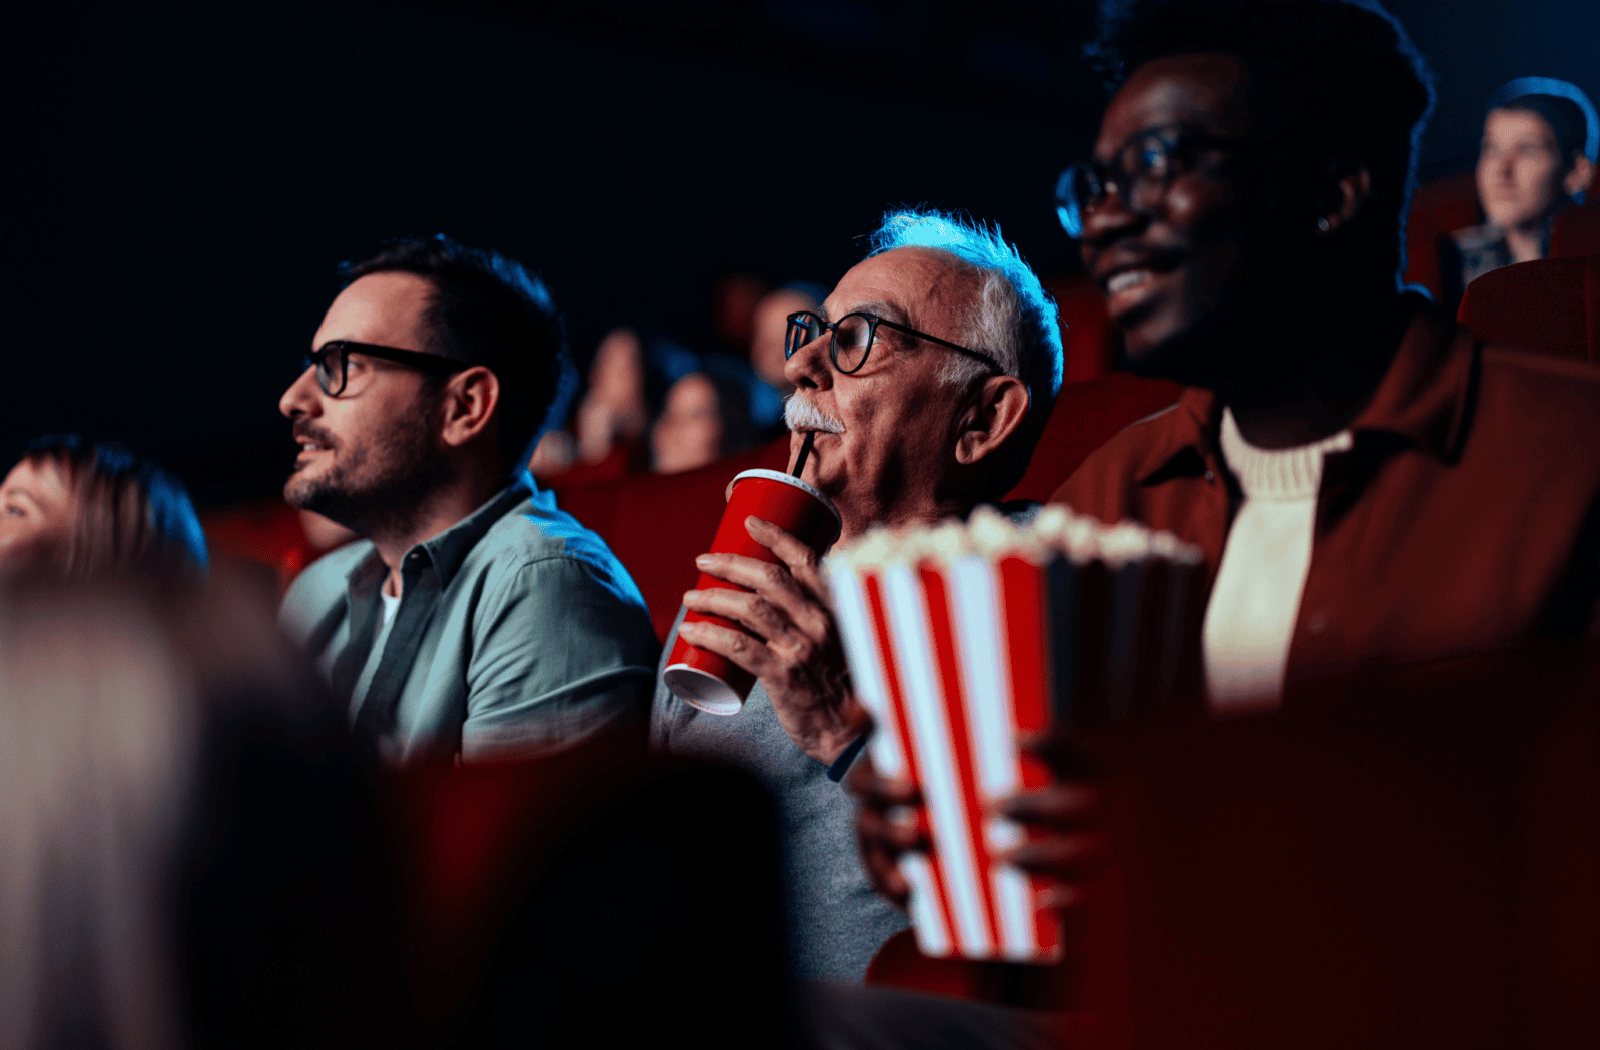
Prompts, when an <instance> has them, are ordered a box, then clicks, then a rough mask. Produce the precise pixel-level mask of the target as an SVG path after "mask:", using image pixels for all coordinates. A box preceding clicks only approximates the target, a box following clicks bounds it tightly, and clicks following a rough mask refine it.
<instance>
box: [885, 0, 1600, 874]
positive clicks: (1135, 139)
mask: <svg viewBox="0 0 1600 1050" xmlns="http://www.w3.org/2000/svg"><path fill="white" fill-rule="evenodd" d="M1097 50H1098V53H1099V55H1100V56H1101V58H1102V59H1104V60H1106V62H1107V67H1108V70H1107V71H1108V73H1109V74H1110V75H1111V76H1112V79H1113V80H1114V81H1115V82H1116V83H1117V87H1116V93H1115V95H1114V97H1113V98H1112V100H1111V103H1110V105H1109V107H1108V109H1107V111H1106V113H1105V116H1104V118H1103V120H1102V122H1101V126H1100V134H1099V137H1098V140H1097V142H1096V144H1095V149H1094V159H1093V160H1091V161H1088V162H1085V163H1082V164H1078V165H1074V166H1073V167H1071V168H1069V169H1068V170H1067V171H1066V173H1065V174H1064V175H1063V176H1062V178H1061V181H1060V183H1059V185H1058V190H1057V205H1058V208H1059V212H1060V216H1061V219H1062V222H1063V225H1064V226H1065V227H1066V229H1067V232H1068V233H1069V234H1071V235H1072V236H1073V237H1075V238H1077V239H1078V242H1079V245H1080V248H1081V251H1082V255H1083V260H1084V264H1085V267H1086V268H1087V270H1088V271H1089V273H1090V274H1091V276H1092V277H1093V278H1094V279H1095V280H1096V281H1098V282H1099V283H1100V286H1101V288H1102V290H1103V291H1104V293H1105V295H1106V300H1107V304H1108V307H1109V312H1110V314H1111V317H1112V319H1113V320H1114V321H1115V322H1116V324H1117V325H1118V326H1119V327H1120V329H1121V331H1122V333H1123V335H1124V338H1125V345H1126V362H1125V364H1126V366H1127V367H1128V368H1130V369H1131V370H1133V371H1136V372H1140V373H1143V374H1148V375H1156V376H1163V377H1166V378H1170V379H1175V380H1177V381H1179V382H1181V383H1184V384H1185V385H1186V386H1187V387H1188V389H1186V390H1185V391H1184V393H1183V394H1182V396H1181V399H1180V400H1179V401H1178V403H1177V404H1176V405H1174V406H1173V407H1172V408H1170V409H1168V410H1167V411H1165V412H1162V413H1158V414H1157V415H1155V416H1152V417H1150V418H1148V419H1146V420H1143V421H1140V422H1139V423H1136V424H1134V425H1133V426H1130V427H1129V428H1127V429H1126V430H1124V431H1123V432H1122V433H1121V434H1119V435H1117V436H1116V437H1115V438H1113V439H1112V440H1111V441H1110V442H1108V443H1107V444H1106V445H1105V446H1104V447H1103V448H1101V449H1100V450H1099V451H1097V452H1096V453H1095V454H1094V455H1092V456H1091V457H1090V458H1089V459H1088V460H1087V461H1085V463H1084V464H1083V465H1082V466H1081V467H1080V468H1079V470H1078V471H1077V472H1076V473H1075V474H1074V475H1073V476H1072V477H1071V478H1069V479H1068V480H1067V482H1066V483H1065V484H1064V485H1063V486H1062V488H1061V489H1060V490H1059V491H1058V492H1057V493H1056V494H1055V496H1054V500H1055V501H1057V502H1062V503H1066V504H1069V505H1070V506H1072V507H1073V508H1074V509H1075V510H1077V511H1079V512H1082V513H1089V514H1093V515H1095V516H1097V517H1099V518H1101V519H1102V520H1104V521H1106V522H1117V521H1121V520H1124V519H1133V520H1137V521H1140V522H1143V523H1145V524H1147V525H1149V526H1151V527H1154V528H1159V529H1166V530H1170V531H1172V532H1174V533H1176V534H1177V535H1178V536H1179V537H1180V538H1182V539H1184V540H1186V541H1188V542H1191V543H1194V544H1196V545H1198V546H1199V547H1200V548H1201V549H1202V550H1203V551H1204V552H1205V555H1206V558H1207V562H1208V567H1209V569H1210V572H1211V575H1212V586H1211V594H1210V598H1209V603H1208V606H1207V610H1206V617H1205V623H1204V636H1203V651H1204V657H1205V667H1204V674H1205V693H1206V699H1207V703H1208V705H1209V707H1210V710H1211V712H1212V713H1213V714H1214V715H1217V716H1220V717H1229V716H1236V715H1246V714H1252V713H1257V712H1268V711H1272V710H1275V709H1277V708H1278V707H1279V705H1280V704H1281V703H1282V702H1283V696H1284V693H1285V690H1286V688H1287V689H1290V690H1292V689H1293V687H1294V686H1295V685H1296V684H1297V683H1300V682H1310V681H1314V680H1315V679H1317V678H1318V677H1319V676H1328V675H1331V674H1338V673H1341V672H1345V671H1351V670H1354V669H1356V668H1363V669H1372V668H1376V667H1379V666H1383V665H1403V664H1408V663H1415V662H1418V661H1423V660H1428V659H1431V658H1439V657H1457V656H1460V655H1462V654H1467V653H1474V652H1484V651H1487V650H1492V649H1496V648H1498V647H1504V646H1508V645H1511V644H1515V643H1522V642H1526V641H1529V640H1531V639H1535V638H1557V639H1568V640H1571V639H1575V638H1580V637H1583V636H1584V635H1587V636H1589V637H1591V638H1592V637H1593V632H1594V629H1595V628H1594V625H1595V624H1596V623H1600V619H1597V617H1596V611H1597V608H1596V598H1597V591H1600V572H1597V567H1600V529H1597V527H1596V523H1597V522H1600V456H1597V455H1595V454H1594V450H1595V449H1596V448H1600V372H1597V371H1596V370H1594V369H1592V368H1591V367H1589V366H1587V365H1585V364H1579V363H1568V362H1565V361H1556V360H1551V359H1545V358H1538V357H1534V356H1531V355H1525V354H1519V353H1514V352H1510V351H1506V350H1501V349H1499V348H1495V347H1485V346H1484V345H1483V344H1482V343H1481V342H1480V341H1479V340H1477V339H1476V338H1475V337H1474V336H1472V334H1471V333H1469V332H1466V331H1463V330H1460V329H1456V328H1454V327H1453V326H1452V324H1451V323H1450V319H1449V318H1446V317H1443V316H1441V315H1440V314H1439V313H1438V311H1437V310H1436V309H1435V308H1434V306H1433V304H1432V303H1431V302H1429V301H1428V300H1427V299H1426V298H1425V297H1424V296H1422V295H1419V294H1417V293H1415V292H1410V291H1406V290H1402V289H1401V288H1400V287H1399V286H1398V276H1397V275H1398V273H1399V272H1401V271H1402V270H1403V258H1404V256H1403V251H1402V244H1401V240H1400V236H1401V231H1402V230H1403V228H1404V222H1403V220H1404V215H1405V209H1406V205H1407V202H1408V200H1409V197H1410V191H1411V183H1412V181H1413V174H1412V173H1413V161H1414V154H1415V149H1416V142H1417V141H1418V139H1419V137H1420V132H1421V128H1422V125H1423V123H1424V121H1425V120H1426V116H1427V114H1428V111H1429V109H1430V107H1431V105H1432V90H1431V86H1430V77H1429V76H1428V73H1427V71H1426V69H1425V68H1424V66H1423V63H1422V61H1421V58H1420V57H1419V56H1418V54H1417V52H1416V51H1415V49H1414V48H1413V47H1412V45H1411V42H1410V41H1409V40H1408V39H1407V37H1406V35H1405V32H1404V30H1403V29H1402V28H1401V27H1400V26H1399V25H1398V23H1396V22H1395V21H1394V20H1393V19H1392V18H1390V17H1389V16H1388V15H1386V14H1384V13H1383V12H1382V11H1381V10H1378V9H1376V8H1375V7H1374V6H1372V5H1368V4H1361V3H1353V2H1344V0H1300V2H1295V0H1270V2H1267V0H1263V2H1251V0H1244V2H1240V3H1231V4H1212V3H1197V2H1194V0H1145V2H1142V3H1134V4H1132V5H1127V7H1126V8H1125V9H1123V10H1122V12H1121V13H1120V14H1116V15H1113V16H1112V17H1110V18H1108V20H1107V21H1106V22H1105V23H1104V26H1103V35H1102V38H1101V40H1100V42H1099V44H1098V46H1097ZM1063 775H1064V776H1065V775H1066V771H1065V770H1063ZM854 786H856V787H858V789H859V790H860V791H861V792H862V794H863V797H864V798H865V799H866V800H867V802H866V805H864V807H863V809H862V814H861V818H860V830H861V835H862V839H863V850H864V852H865V854H866V856H867V864H868V867H869V869H871V870H872V871H873V873H874V875H875V877H876V878H878V879H879V880H880V885H882V886H883V887H884V890H885V892H886V893H887V894H889V895H890V896H891V897H893V898H894V899H896V900H900V901H903V900H904V899H905V896H906V893H907V887H906V883H905V881H904V880H903V879H902V878H901V876H900V875H899V874H898V873H897V872H896V871H895V868H894V861H895V858H896V856H897V855H898V853H899V852H900V851H902V850H905V849H910V848H925V845H926V844H925V843H922V842H921V840H920V838H919V836H918V834H917V832H916V831H915V830H914V829H906V828H902V827H898V826H895V825H894V824H892V823H891V822H890V821H889V820H888V819H887V813H888V811H889V808H890V807H891V806H894V805H903V804H906V803H908V802H909V801H912V798H911V796H910V795H908V794H907V793H906V792H903V791H900V790H898V789H897V788H895V787H894V786H893V785H890V784H888V783H887V782H884V781H882V780H878V779H876V778H874V777H872V776H871V774H870V768H869V766H868V765H867V764H863V765H862V768H861V769H860V770H858V771H857V773H856V775H855V783H854ZM1102 804H1103V802H1102V798H1101V795H1100V792H1099V791H1098V790H1096V789H1095V788H1094V787H1093V786H1092V785H1088V784H1082V783H1077V784H1065V783H1064V784H1063V785H1061V786H1059V787H1056V788H1051V789H1048V790H1047V791H1043V792H1038V793H1032V794H1028V795H1024V796H1021V797H1019V798H1017V799H1016V800H1014V801H1013V803H1012V804H1011V807H1010V809H1009V812H1010V813H1011V814H1012V815H1013V816H1015V817H1016V818H1018V819H1020V820H1022V821H1024V822H1026V823H1029V824H1031V825H1033V827H1034V828H1035V837H1034V839H1033V841H1032V842H1030V844H1029V845H1027V846H1025V847H1023V848H1022V849H1021V850H1020V851H1018V853H1017V854H1016V861H1017V863H1018V864H1020V865H1022V866H1023V867H1026V868H1030V869H1032V870H1033V871H1034V872H1036V873H1037V874H1039V875H1042V876H1045V877H1049V878H1053V879H1055V880H1057V882H1058V887H1057V890H1056V893H1057V895H1058V900H1059V901H1061V903H1062V904H1063V906H1077V905H1079V904H1081V902H1082V901H1084V900H1085V896H1084V894H1083V892H1082V890H1081V885H1082V882H1083V880H1084V878H1085V877H1086V874H1087V872H1089V871H1090V870H1092V868H1093V866H1094V863H1095V860H1096V858H1097V857H1098V855H1099V852H1098V848H1097V844H1098V840H1097V837H1096V835H1095V831H1096V825H1097V822H1098V820H1099V812H1100V807H1101V806H1102Z"/></svg>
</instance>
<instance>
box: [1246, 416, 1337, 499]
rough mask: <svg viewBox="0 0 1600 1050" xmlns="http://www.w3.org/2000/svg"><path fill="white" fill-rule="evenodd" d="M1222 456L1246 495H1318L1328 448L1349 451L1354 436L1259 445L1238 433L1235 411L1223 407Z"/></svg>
mask: <svg viewBox="0 0 1600 1050" xmlns="http://www.w3.org/2000/svg"><path fill="white" fill-rule="evenodd" d="M1218 437H1219V438H1220V440H1221V444H1222V458H1223V459H1225V460H1227V462H1228V469H1229V470H1230V471H1232V472H1233V476H1234V477H1235V478H1237V479H1239V487H1240V488H1241V489H1243V490H1244V496H1245V499H1264V500H1305V499H1315V498H1316V495H1317V489H1318V488H1319V487H1320V486H1321V484H1322V457H1323V456H1324V455H1326V454H1327V453H1329V452H1347V451H1349V450H1350V448H1351V447H1352V446H1353V445H1354V443H1355V440H1354V438H1352V437H1351V435H1350V431H1348V430H1341V431H1339V433H1337V434H1335V435H1333V436H1332V437H1326V438H1323V439H1322V440H1321V441H1315V442H1312V443H1311V444H1309V445H1295V446H1294V447H1293V448H1274V449H1267V448H1256V447H1255V446H1254V445H1252V444H1250V443H1249V442H1247V441H1245V439H1244V435H1243V434H1240V433H1239V424H1237V423H1235V422H1234V420H1233V413H1232V412H1231V411H1229V410H1228V409H1227V408H1224V409H1223V410H1222V430H1221V433H1220V434H1219V435H1218Z"/></svg>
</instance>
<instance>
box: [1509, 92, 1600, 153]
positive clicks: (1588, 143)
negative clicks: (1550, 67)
mask: <svg viewBox="0 0 1600 1050" xmlns="http://www.w3.org/2000/svg"><path fill="white" fill-rule="evenodd" d="M1524 95H1552V96H1554V97H1555V98H1564V99H1566V100H1567V101H1568V102H1571V103H1573V104H1574V105H1576V106H1577V107H1578V108H1579V109H1580V110H1582V111H1583V155H1584V156H1585V157H1588V158H1589V163H1590V164H1594V163H1597V162H1600V116H1597V115H1596V113H1595V109H1594V103H1593V102H1590V101H1589V96H1588V95H1586V94H1584V93H1583V89H1582V88H1580V87H1578V85H1576V84H1569V83H1568V82H1567V81H1565V80H1557V79H1556V78H1555V77H1518V78H1517V79H1515V80H1512V81H1509V82H1508V83H1506V84H1503V85H1501V87H1500V89H1499V90H1498V91H1496V92H1495V93H1494V94H1493V95H1490V96H1489V108H1490V109H1494V108H1496V107H1497V106H1503V105H1505V104H1506V103H1508V102H1513V101H1515V100H1517V99H1519V98H1522V97H1523V96H1524Z"/></svg>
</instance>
